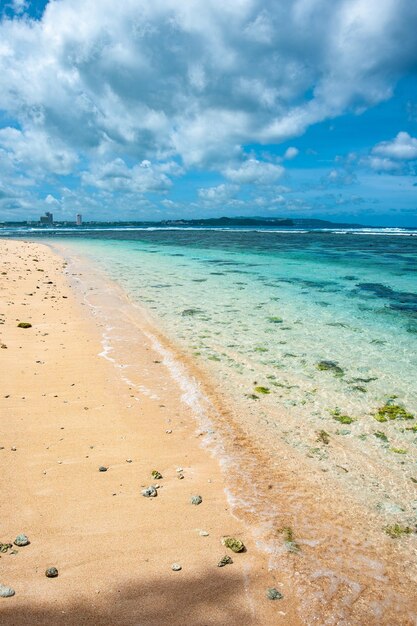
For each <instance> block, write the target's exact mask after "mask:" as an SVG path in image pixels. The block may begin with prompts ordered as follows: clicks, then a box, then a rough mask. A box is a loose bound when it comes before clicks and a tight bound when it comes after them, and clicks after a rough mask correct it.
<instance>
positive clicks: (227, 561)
mask: <svg viewBox="0 0 417 626" xmlns="http://www.w3.org/2000/svg"><path fill="white" fill-rule="evenodd" d="M232 563H233V560H232V557H230V556H229V555H228V554H225V556H224V557H223V558H222V559H220V561H219V562H218V563H217V567H224V566H225V565H231V564H232Z"/></svg>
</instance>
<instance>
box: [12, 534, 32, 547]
mask: <svg viewBox="0 0 417 626" xmlns="http://www.w3.org/2000/svg"><path fill="white" fill-rule="evenodd" d="M29 544H30V541H29V538H28V537H27V536H26V535H23V534H21V535H17V537H16V539H15V540H14V545H15V546H19V548H22V547H23V546H28V545H29Z"/></svg>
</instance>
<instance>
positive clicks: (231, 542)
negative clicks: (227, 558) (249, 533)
mask: <svg viewBox="0 0 417 626" xmlns="http://www.w3.org/2000/svg"><path fill="white" fill-rule="evenodd" d="M222 544H223V545H224V546H226V548H229V550H232V551H233V552H243V551H244V550H245V545H244V543H243V541H241V540H240V539H235V537H223V538H222Z"/></svg>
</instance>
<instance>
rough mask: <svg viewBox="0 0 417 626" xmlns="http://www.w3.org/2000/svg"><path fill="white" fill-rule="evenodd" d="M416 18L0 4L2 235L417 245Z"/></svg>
mask: <svg viewBox="0 0 417 626" xmlns="http://www.w3.org/2000/svg"><path fill="white" fill-rule="evenodd" d="M416 33H417V2H415V0H262V1H261V0H233V2H232V1H231V2H225V1H224V0H152V2H151V1H150V0H122V1H119V2H115V1H114V0H88V1H86V0H49V2H47V1H46V0H0V220H3V221H11V220H25V219H28V220H34V219H37V218H38V217H39V215H40V214H41V213H43V212H44V211H51V212H52V213H53V214H54V218H55V219H56V220H73V219H74V218H75V214H76V213H79V212H80V213H82V214H83V217H84V220H147V219H149V220H163V219H181V218H184V219H191V218H196V217H219V216H222V215H228V216H244V215H245V216H268V217H305V218H321V219H329V220H332V221H339V222H340V221H343V222H356V223H362V224H369V225H382V226H391V225H392V226H407V225H409V226H415V227H417V37H416Z"/></svg>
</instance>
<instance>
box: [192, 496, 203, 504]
mask: <svg viewBox="0 0 417 626" xmlns="http://www.w3.org/2000/svg"><path fill="white" fill-rule="evenodd" d="M190 502H191V504H195V505H196V506H197V504H201V503H202V502H203V498H202V497H201V496H191V499H190Z"/></svg>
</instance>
